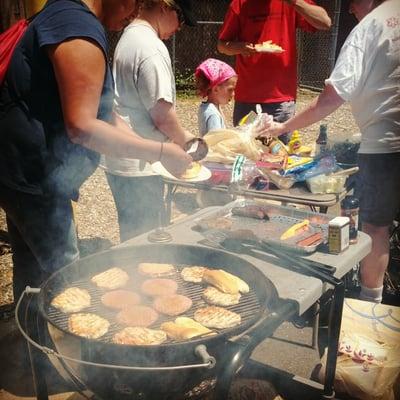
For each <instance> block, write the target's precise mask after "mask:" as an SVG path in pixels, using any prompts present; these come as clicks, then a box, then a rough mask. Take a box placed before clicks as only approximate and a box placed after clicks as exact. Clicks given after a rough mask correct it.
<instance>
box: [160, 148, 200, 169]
mask: <svg viewBox="0 0 400 400" xmlns="http://www.w3.org/2000/svg"><path fill="white" fill-rule="evenodd" d="M192 161H193V160H192V157H190V156H189V155H188V154H187V153H186V152H185V151H184V150H183V149H182V148H181V147H180V146H178V145H177V144H175V143H164V144H163V149H162V154H161V157H160V162H161V164H162V165H163V166H164V167H165V168H166V169H167V170H168V171H169V172H170V173H171V174H172V175H175V176H179V175H182V174H183V173H184V172H185V171H186V170H187V169H188V167H189V165H190V164H191V162H192Z"/></svg>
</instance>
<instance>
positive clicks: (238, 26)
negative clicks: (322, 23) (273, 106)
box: [219, 0, 316, 103]
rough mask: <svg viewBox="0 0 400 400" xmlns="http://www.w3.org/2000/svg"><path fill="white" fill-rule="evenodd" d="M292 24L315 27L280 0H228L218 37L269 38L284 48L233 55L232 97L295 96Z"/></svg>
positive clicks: (255, 40)
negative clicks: (234, 82)
mask: <svg viewBox="0 0 400 400" xmlns="http://www.w3.org/2000/svg"><path fill="white" fill-rule="evenodd" d="M306 1H307V2H308V3H310V4H314V2H313V1H311V0H306ZM296 28H300V29H302V30H305V31H309V32H313V31H315V30H316V29H315V28H314V27H313V26H312V25H310V24H309V23H308V22H307V21H306V20H305V19H304V18H303V17H302V16H300V14H298V13H297V12H296V11H295V9H294V7H293V6H291V5H290V4H288V3H286V2H285V1H283V0H232V2H231V4H230V6H229V9H228V12H227V14H226V16H225V20H224V24H223V25H222V28H221V31H220V33H219V40H221V41H239V42H250V43H254V44H256V43H262V42H265V41H267V40H272V42H273V43H276V44H278V45H279V46H281V47H282V48H283V49H284V50H285V51H284V52H283V53H259V54H254V55H251V56H248V57H244V56H242V55H238V56H237V57H236V72H237V74H238V82H237V86H236V90H235V100H236V101H240V102H243V103H278V102H283V101H289V100H294V99H295V98H296V89H297V59H296V57H297V56H296Z"/></svg>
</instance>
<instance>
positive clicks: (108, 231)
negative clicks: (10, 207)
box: [0, 90, 358, 306]
mask: <svg viewBox="0 0 400 400" xmlns="http://www.w3.org/2000/svg"><path fill="white" fill-rule="evenodd" d="M316 95H317V93H314V92H311V91H308V90H300V92H299V96H298V101H297V104H298V105H297V108H298V110H300V109H302V108H303V107H304V105H306V104H308V103H309V102H310V101H311V100H312V99H313V98H315V96H316ZM198 104H199V100H198V99H197V98H195V97H181V98H179V99H178V104H177V113H178V116H179V118H180V120H181V122H182V124H183V126H184V127H185V128H186V129H188V130H189V131H191V132H194V133H195V132H197V108H198ZM231 115H232V107H230V106H229V107H227V108H226V111H225V117H226V120H227V121H230V120H231ZM325 122H326V123H327V124H328V135H329V137H330V138H338V139H344V138H346V137H349V136H351V135H352V134H354V133H357V132H358V130H357V126H356V125H355V122H354V119H353V117H352V115H351V112H350V108H349V107H348V105H345V106H343V107H341V108H340V109H339V110H337V111H336V112H335V113H334V114H332V115H331V116H329V117H328V118H326V120H325ZM318 127H319V124H314V125H312V126H311V127H309V128H307V129H304V130H302V131H301V136H302V140H303V142H304V143H305V144H312V143H313V142H314V141H315V139H316V137H317V132H318ZM196 207H197V205H196V201H195V195H194V193H193V191H190V190H186V191H184V190H181V191H180V192H178V193H177V196H176V203H175V204H174V205H173V210H172V219H173V220H176V219H177V218H180V217H182V216H184V215H187V214H190V213H193V212H194V211H196ZM75 213H76V221H77V224H78V235H79V241H80V249H81V254H82V255H87V254H90V253H93V252H95V251H99V250H101V249H105V248H108V247H110V246H112V245H115V244H118V242H119V235H118V223H117V220H116V211H115V206H114V202H113V199H112V195H111V192H110V190H109V187H108V184H107V181H106V179H105V176H104V173H103V171H102V170H101V169H98V170H97V171H96V172H95V173H94V174H93V175H92V176H91V177H90V178H89V179H88V180H87V181H86V182H85V184H84V185H83V186H82V188H81V192H80V199H79V202H78V203H77V204H76V207H75ZM6 231H7V226H6V221H5V214H4V212H3V210H1V209H0V306H6V305H9V304H11V303H12V258H11V251H10V249H9V246H8V245H7V242H6V235H7V233H6Z"/></svg>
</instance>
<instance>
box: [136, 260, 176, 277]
mask: <svg viewBox="0 0 400 400" xmlns="http://www.w3.org/2000/svg"><path fill="white" fill-rule="evenodd" d="M138 271H139V272H140V273H141V274H142V275H147V276H151V277H159V276H169V275H173V274H174V273H175V272H176V269H175V267H174V266H173V265H172V264H160V263H140V264H139V265H138Z"/></svg>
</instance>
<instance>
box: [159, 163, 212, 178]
mask: <svg viewBox="0 0 400 400" xmlns="http://www.w3.org/2000/svg"><path fill="white" fill-rule="evenodd" d="M151 167H152V169H153V171H154V172H155V173H156V174H159V175H161V176H163V177H164V178H168V179H173V180H175V181H184V182H202V181H206V180H207V179H210V178H211V171H210V170H209V169H208V168H206V167H205V166H204V165H201V169H200V172H199V174H198V175H197V176H196V177H195V178H191V179H183V178H177V177H176V176H174V175H172V174H171V173H169V172H168V171H167V170H166V169H165V167H164V166H163V165H162V164H161V163H160V161H157V162H155V163H154V164H152V165H151Z"/></svg>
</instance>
